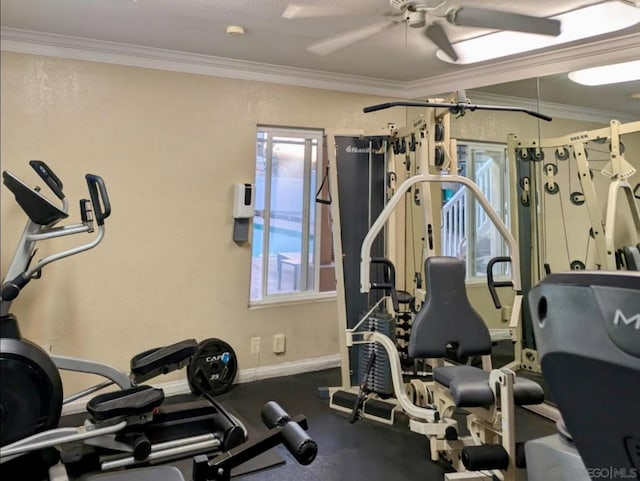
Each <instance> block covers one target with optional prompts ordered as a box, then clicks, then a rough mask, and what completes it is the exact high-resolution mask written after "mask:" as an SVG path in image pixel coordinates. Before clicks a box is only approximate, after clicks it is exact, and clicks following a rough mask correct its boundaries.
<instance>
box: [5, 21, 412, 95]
mask: <svg viewBox="0 0 640 481" xmlns="http://www.w3.org/2000/svg"><path fill="white" fill-rule="evenodd" d="M0 50H2V51H7V52H17V53H26V54H32V55H44V56H47V57H62V58H68V59H73V60H86V61H90V62H102V63H110V64H117V65H126V66H130V67H143V68H151V69H157V70H168V71H173V72H183V73H193V74H199V75H208V76H213V77H224V78H232V79H239V80H253V81H258V82H269V83H277V84H284V85H293V86H298V87H311V88H318V89H325V90H337V91H343V92H352V93H362V94H370V95H379V96H382V97H397V96H398V92H402V91H403V90H404V89H405V84H404V82H398V81H393V80H384V79H376V78H369V77H361V76H357V75H347V74H339V73H331V72H324V71H319V70H311V69H303V68H297V67H284V66H281V65H272V64H265V63H260V62H249V61H246V60H236V59H230V58H224V57H213V56H210V55H202V54H195V53H187V52H179V51H176V50H166V49H160V48H153V47H144V46H139V45H130V44H124V43H118V42H107V41H103V40H93V39H88V38H79V37H68V36H64V35H57V34H51V33H43V32H33V31H28V30H19V29H13V28H2V29H0Z"/></svg>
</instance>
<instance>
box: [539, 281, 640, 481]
mask: <svg viewBox="0 0 640 481" xmlns="http://www.w3.org/2000/svg"><path fill="white" fill-rule="evenodd" d="M529 301H530V302H529V304H530V308H531V315H532V318H533V328H534V332H535V336H536V342H537V347H538V352H539V355H540V358H541V364H542V372H543V375H544V377H545V379H546V381H547V383H548V385H549V388H550V390H551V394H552V395H553V398H554V400H555V401H556V402H557V405H558V408H559V409H560V412H561V413H562V417H563V418H564V421H565V424H566V426H567V428H568V430H569V432H570V433H571V435H572V436H573V439H574V441H575V443H576V447H577V449H578V451H579V453H580V456H581V457H582V459H583V461H584V463H585V465H586V467H587V468H590V469H596V468H604V467H610V468H611V469H616V470H617V471H616V472H618V473H623V472H624V473H626V474H627V475H631V474H632V473H634V472H635V473H636V474H635V477H633V476H629V479H638V478H640V415H639V414H638V407H639V406H640V402H639V400H640V274H638V273H635V272H618V273H615V272H610V273H593V272H592V273H588V272H585V273H580V272H574V273H563V274H552V275H549V276H547V277H546V278H545V280H544V281H543V282H542V283H541V284H539V285H538V286H536V287H535V288H533V289H532V290H531V293H530V294H529ZM634 470H635V471H634ZM594 479H595V478H594Z"/></svg>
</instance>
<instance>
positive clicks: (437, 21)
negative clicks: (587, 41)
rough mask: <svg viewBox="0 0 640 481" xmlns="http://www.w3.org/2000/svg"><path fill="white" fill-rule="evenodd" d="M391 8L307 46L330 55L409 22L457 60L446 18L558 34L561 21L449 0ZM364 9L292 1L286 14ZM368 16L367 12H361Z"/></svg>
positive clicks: (395, 2) (406, 0)
mask: <svg viewBox="0 0 640 481" xmlns="http://www.w3.org/2000/svg"><path fill="white" fill-rule="evenodd" d="M389 3H390V5H391V11H390V12H387V13H384V14H383V15H382V19H381V20H379V21H377V22H376V23H373V24H369V25H365V26H364V27H361V28H357V29H355V30H350V31H348V32H344V33H341V34H338V35H335V36H332V37H328V38H325V39H323V40H320V41H318V42H315V43H313V44H311V45H309V46H308V47H307V50H309V51H310V52H312V53H315V54H317V55H328V54H330V53H332V52H335V51H337V50H340V49H342V48H344V47H347V46H349V45H351V44H354V43H356V42H359V41H360V40H364V39H366V38H369V37H371V36H373V35H376V34H377V33H380V32H382V31H383V30H386V29H387V28H390V27H393V26H396V25H401V24H406V26H407V27H410V28H419V29H424V30H423V32H424V35H425V36H426V37H427V38H428V39H429V40H431V41H432V42H433V43H434V44H435V45H436V46H437V47H438V48H440V49H441V50H442V51H443V52H444V53H446V54H447V55H448V56H449V57H450V58H451V59H452V60H453V61H456V60H458V55H457V53H456V51H455V48H454V47H453V45H452V44H451V41H450V40H449V38H448V37H447V34H446V33H445V31H444V29H443V28H442V24H441V22H442V21H445V22H447V23H449V24H451V25H456V26H460V27H476V28H489V29H492V30H511V31H515V32H527V33H535V34H540V35H551V36H558V35H559V34H560V21H558V20H552V19H548V18H541V17H534V16H531V15H522V14H518V13H510V12H503V11H501V10H492V9H487V8H477V7H467V6H451V7H448V6H447V0H444V1H443V0H436V1H435V2H434V1H433V0H423V1H412V0H389ZM359 14H361V13H358V12H354V11H349V10H345V9H341V8H339V7H333V6H329V5H306V4H298V3H290V4H289V5H288V6H287V8H286V9H285V11H284V13H283V14H282V17H283V18H287V19H297V18H310V17H333V16H342V15H359ZM361 15H363V16H367V14H366V13H365V14H361Z"/></svg>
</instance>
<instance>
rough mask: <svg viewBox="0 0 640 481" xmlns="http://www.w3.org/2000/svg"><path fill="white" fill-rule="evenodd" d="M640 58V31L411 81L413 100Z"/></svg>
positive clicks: (408, 85)
mask: <svg viewBox="0 0 640 481" xmlns="http://www.w3.org/2000/svg"><path fill="white" fill-rule="evenodd" d="M638 58H640V32H637V33H632V34H628V35H623V36H620V37H616V38H610V39H604V40H598V41H593V42H590V43H589V44H586V45H584V44H583V45H573V46H568V47H564V48H557V49H555V50H554V51H552V52H541V53H532V54H529V55H527V56H526V57H519V58H515V59H507V60H496V61H492V62H491V63H490V64H486V63H485V64H483V65H479V66H476V67H468V68H465V69H464V70H460V71H457V72H451V73H448V74H444V75H438V76H436V77H431V78H428V79H423V80H416V81H413V82H407V84H406V85H405V89H406V93H407V95H408V96H409V97H410V98H420V97H428V96H433V95H438V94H442V93H443V92H450V91H451V86H452V85H453V86H455V88H456V89H465V90H466V89H473V88H477V87H483V86H485V85H495V84H500V83H505V82H512V81H516V80H524V79H528V78H534V77H545V76H547V75H555V74H559V73H565V72H571V71H572V70H578V69H583V68H589V67H595V66H598V65H604V64H613V63H620V62H628V61H631V60H637V59H638Z"/></svg>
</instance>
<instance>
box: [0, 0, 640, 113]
mask: <svg viewBox="0 0 640 481" xmlns="http://www.w3.org/2000/svg"><path fill="white" fill-rule="evenodd" d="M422 1H427V0H422ZM430 1H433V0H430ZM297 3H303V4H309V5H333V6H339V7H343V8H346V9H353V10H354V11H358V12H363V13H364V14H372V15H370V16H365V15H360V16H348V17H333V18H308V19H295V20H287V19H283V18H282V17H281V15H282V12H283V11H284V10H285V8H286V6H287V4H288V1H287V0H2V2H1V3H0V15H1V16H0V20H1V25H2V28H3V30H5V31H6V30H13V29H20V30H27V31H33V32H44V33H51V34H57V35H63V36H69V37H80V38H87V39H94V40H101V41H109V42H118V43H123V44H130V45H137V46H146V47H152V48H158V49H167V50H173V51H179V52H188V53H196V54H201V55H206V56H212V57H222V58H228V59H238V60H244V61H251V62H259V63H261V64H270V65H276V66H284V67H296V68H303V69H312V70H316V71H322V72H331V73H336V74H347V75H353V76H359V77H364V78H368V79H377V80H385V81H389V82H390V83H392V84H394V85H395V84H397V83H398V82H400V83H411V82H418V81H423V80H425V79H434V78H452V79H455V75H457V74H458V73H460V74H462V75H464V74H465V73H468V72H473V71H475V70H477V69H478V68H479V67H478V66H477V65H474V66H467V67H465V66H458V65H451V64H448V63H445V62H443V61H440V60H438V59H437V58H436V56H435V52H436V47H435V46H434V45H433V44H431V43H430V42H429V41H428V40H427V39H426V38H425V37H424V35H423V33H422V31H421V30H417V29H411V28H408V29H407V28H405V26H404V25H399V26H396V27H394V28H391V29H388V30H385V31H383V32H381V33H380V34H378V35H376V36H374V37H372V38H370V39H367V40H365V41H362V42H359V43H357V44H354V45H351V46H349V47H347V48H345V49H342V50H340V51H337V52H335V53H332V54H330V55H327V56H317V55H314V54H312V53H310V52H308V51H307V50H306V47H307V46H308V45H310V44H312V43H313V42H316V41H318V40H320V39H322V38H325V37H328V36H331V35H335V34H338V33H341V32H344V31H346V30H350V29H353V28H357V27H361V26H364V25H367V24H369V23H373V22H375V21H376V20H380V19H381V18H383V17H381V16H382V15H383V14H384V12H387V11H388V10H389V0H299V1H298V2H297ZM593 3H599V2H598V1H596V0H536V1H517V2H516V1H509V0H448V5H451V6H453V5H474V6H481V7H486V8H495V9H499V10H505V11H515V12H520V13H525V14H530V15H536V16H551V15H555V14H558V13H561V12H565V11H567V10H571V9H574V8H577V7H579V6H584V5H588V4H593ZM228 25H241V26H243V27H244V28H245V31H246V34H245V35H244V36H229V35H227V34H226V33H225V29H226V27H227V26H228ZM445 30H446V31H447V33H448V35H449V36H450V38H451V40H452V41H454V42H455V41H457V40H461V39H464V38H468V37H470V36H474V35H478V34H480V33H482V32H483V31H482V30H478V29H471V28H464V27H456V26H451V25H445ZM629 35H632V36H633V35H638V38H640V24H638V25H635V26H634V27H632V28H630V29H627V30H626V31H622V32H618V33H616V34H613V35H608V36H601V37H599V38H595V39H590V40H589V43H593V42H595V43H596V44H601V43H602V42H605V41H607V40H609V39H612V38H618V37H624V36H629ZM582 43H584V42H582ZM576 45H577V46H580V42H577V43H576ZM543 53H544V52H543ZM627 55H628V52H627ZM575 57H576V58H577V57H578V56H577V55H576V56H575ZM583 57H584V55H583ZM639 57H640V46H639V47H638V49H637V52H636V58H639ZM575 60H576V59H572V61H573V64H575ZM579 60H580V62H582V63H584V64H585V66H591V65H589V59H588V58H580V59H579ZM488 64H489V65H492V64H493V63H491V62H490V63H488ZM592 64H593V62H592ZM532 65H535V63H532ZM486 66H487V64H485V65H481V66H480V68H483V67H486ZM485 70H486V69H485ZM526 70H528V71H527V72H526V73H525V72H520V73H519V77H518V72H512V74H511V75H510V77H511V78H510V79H509V80H511V79H513V78H516V77H518V78H522V77H525V76H526V77H530V76H532V74H533V75H535V74H536V70H535V68H534V69H533V71H532V70H530V69H526ZM556 70H557V68H556ZM542 73H543V74H544V73H548V72H542ZM554 73H555V72H554ZM452 76H454V77H452ZM555 85H556V86H558V85H559V84H558V83H556V84H555ZM627 87H628V88H630V86H627ZM632 87H633V89H635V88H636V87H639V86H637V85H635V86H632ZM455 88H459V86H457V85H451V89H452V90H453V89H455ZM558 88H559V87H558ZM562 88H563V89H564V90H565V91H570V90H571V89H570V88H568V87H566V86H564V87H562ZM628 88H626V90H628ZM516 90H517V89H516ZM612 92H613V91H612ZM515 93H516V94H517V91H516V92H515ZM512 94H513V92H511V93H510V95H512ZM620 95H622V94H620ZM625 95H626V93H625ZM516 96H517V95H516ZM621 98H622V97H619V98H618V99H617V101H616V102H615V108H613V107H612V106H613V105H614V104H612V106H609V107H610V110H616V109H618V108H620V107H622V108H624V109H625V110H623V111H625V112H628V113H637V114H638V116H639V117H640V101H635V104H634V103H633V102H629V101H628V97H627V101H624V102H623V101H621ZM563 99H564V100H565V102H564V103H570V101H573V100H572V98H569V97H567V94H566V92H565V94H564V95H563ZM584 100H585V98H584V97H578V98H577V100H575V102H580V101H584Z"/></svg>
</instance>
